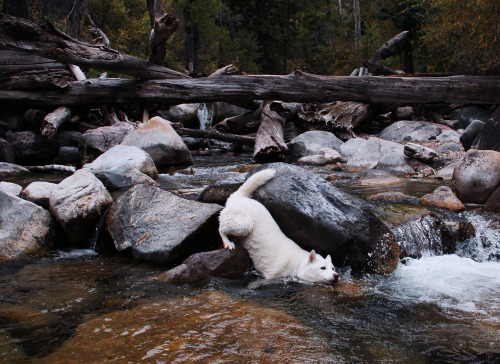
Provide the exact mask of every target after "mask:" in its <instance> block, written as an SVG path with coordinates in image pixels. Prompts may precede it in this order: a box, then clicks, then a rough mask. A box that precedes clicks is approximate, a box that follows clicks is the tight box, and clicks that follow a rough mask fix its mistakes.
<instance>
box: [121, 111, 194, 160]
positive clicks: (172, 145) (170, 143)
mask: <svg viewBox="0 0 500 364" xmlns="http://www.w3.org/2000/svg"><path fill="white" fill-rule="evenodd" d="M121 145H130V146H136V147H139V148H141V149H143V150H144V151H146V152H147V153H148V154H149V155H150V156H151V158H153V161H154V162H155V165H156V167H157V168H158V169H162V168H165V167H168V166H172V165H192V164H193V163H194V162H193V157H192V156H191V153H190V152H189V149H188V147H187V146H186V144H184V142H183V141H182V138H181V137H180V136H179V135H178V134H177V133H176V132H175V130H174V128H172V126H171V125H170V122H169V121H167V120H165V119H162V118H161V117H159V116H155V117H154V118H152V119H150V120H149V121H148V122H147V123H145V124H143V125H142V126H141V127H139V128H138V129H136V130H134V131H133V132H132V133H130V134H128V135H127V136H126V137H125V139H124V140H123V142H122V143H121Z"/></svg>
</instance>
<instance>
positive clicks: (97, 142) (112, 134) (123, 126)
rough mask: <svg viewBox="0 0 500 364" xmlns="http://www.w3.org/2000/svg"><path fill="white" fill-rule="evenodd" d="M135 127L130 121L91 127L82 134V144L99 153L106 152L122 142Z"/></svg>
mask: <svg viewBox="0 0 500 364" xmlns="http://www.w3.org/2000/svg"><path fill="white" fill-rule="evenodd" d="M134 129H135V128H134V126H133V125H131V124H129V123H116V124H114V125H112V126H102V127H100V128H96V129H90V130H87V131H86V132H85V133H84V134H83V135H82V144H83V145H85V146H86V147H87V148H89V147H90V148H92V149H95V150H97V151H98V152H99V153H104V152H106V151H107V150H109V149H111V148H113V147H114V146H115V145H118V144H120V143H121V142H122V141H123V139H124V138H125V137H126V136H127V134H130V133H131V132H132V131H134Z"/></svg>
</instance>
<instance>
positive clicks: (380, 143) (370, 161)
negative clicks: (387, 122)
mask: <svg viewBox="0 0 500 364" xmlns="http://www.w3.org/2000/svg"><path fill="white" fill-rule="evenodd" d="M340 154H342V156H343V157H346V158H347V167H348V168H349V169H361V170H367V169H380V170H385V171H387V172H390V173H394V174H396V175H408V174H413V173H414V169H413V168H412V167H411V166H410V164H409V159H408V158H407V157H406V156H405V154H404V147H403V145H401V144H398V143H394V142H391V141H387V140H383V139H379V138H375V137H371V138H369V139H368V140H365V139H362V138H355V139H351V140H349V141H347V142H345V143H344V144H343V145H342V146H341V148H340Z"/></svg>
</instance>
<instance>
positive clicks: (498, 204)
mask: <svg viewBox="0 0 500 364" xmlns="http://www.w3.org/2000/svg"><path fill="white" fill-rule="evenodd" d="M483 209H484V210H485V211H492V212H500V187H498V188H497V189H496V190H495V191H493V192H492V193H491V195H490V197H488V199H487V200H486V202H485V204H484V207H483Z"/></svg>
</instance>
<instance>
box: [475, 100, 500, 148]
mask: <svg viewBox="0 0 500 364" xmlns="http://www.w3.org/2000/svg"><path fill="white" fill-rule="evenodd" d="M471 148H472V149H481V150H495V151H497V152H500V106H499V107H497V109H496V110H495V112H494V113H493V115H491V118H489V119H488V120H487V121H486V122H485V124H484V127H483V128H482V129H481V131H480V132H479V134H478V135H477V138H476V139H475V140H474V143H472V146H471Z"/></svg>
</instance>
